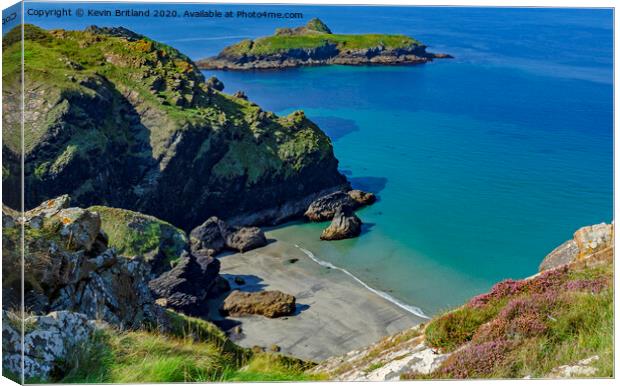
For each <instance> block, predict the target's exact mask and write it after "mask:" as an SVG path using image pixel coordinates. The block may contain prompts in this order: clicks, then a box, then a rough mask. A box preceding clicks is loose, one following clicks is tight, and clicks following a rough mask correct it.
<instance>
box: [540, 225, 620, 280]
mask: <svg viewBox="0 0 620 386" xmlns="http://www.w3.org/2000/svg"><path fill="white" fill-rule="evenodd" d="M613 239H614V229H613V224H605V223H601V224H595V225H589V226H585V227H583V228H580V229H579V230H577V231H576V232H575V233H574V234H573V238H572V239H571V240H568V241H566V242H564V243H563V244H562V245H560V246H559V247H557V248H555V249H554V250H553V251H551V252H550V253H549V254H548V255H547V256H546V257H545V258H544V259H543V261H542V262H541V263H540V266H539V271H540V272H542V271H545V270H548V269H552V268H556V267H559V266H561V265H565V264H569V263H572V262H573V261H576V260H580V259H582V258H583V257H585V256H589V255H592V254H594V253H597V252H602V251H605V250H607V249H609V248H611V247H612V246H613V242H614V241H613Z"/></svg>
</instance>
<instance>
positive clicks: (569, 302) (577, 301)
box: [405, 264, 613, 379]
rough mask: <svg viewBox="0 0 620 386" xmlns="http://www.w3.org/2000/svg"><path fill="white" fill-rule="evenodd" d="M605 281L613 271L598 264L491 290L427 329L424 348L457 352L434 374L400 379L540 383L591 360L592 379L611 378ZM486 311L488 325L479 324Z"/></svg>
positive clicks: (608, 291) (609, 309) (610, 316)
mask: <svg viewBox="0 0 620 386" xmlns="http://www.w3.org/2000/svg"><path fill="white" fill-rule="evenodd" d="M612 277H613V268H612V265H611V264H604V265H599V266H594V267H581V268H575V269H569V268H567V267H561V268H559V269H555V270H551V271H547V272H544V273H543V274H541V275H538V276H536V277H534V278H532V279H529V280H523V281H513V280H510V281H504V282H502V283H498V285H496V286H495V287H494V288H493V289H492V290H491V291H490V292H489V293H488V294H485V295H483V296H479V297H477V299H475V301H474V299H472V301H470V302H469V303H468V305H466V306H464V307H463V308H461V309H459V310H457V311H455V312H453V313H451V314H445V315H442V316H440V317H439V318H436V319H435V320H433V321H432V322H431V323H430V324H429V327H428V329H427V331H426V335H427V337H426V339H427V343H429V344H433V345H435V346H437V347H444V348H447V349H448V350H455V349H457V348H459V350H456V351H454V353H453V354H452V355H451V356H450V357H449V358H448V359H447V360H446V362H444V364H443V365H442V366H441V367H440V368H439V369H438V370H437V371H435V372H434V373H432V374H430V375H420V374H407V375H406V376H405V377H406V378H407V379H420V378H433V379H436V378H445V377H451V378H464V377H467V378H472V377H473V378H476V377H491V378H522V377H525V376H530V377H545V376H548V375H549V374H550V373H551V372H552V371H553V370H554V369H555V368H557V367H559V366H562V365H567V364H573V363H576V362H578V361H580V360H583V359H585V358H590V357H593V356H595V355H596V356H598V357H599V359H598V360H596V361H595V362H594V363H593V366H594V367H595V368H596V369H597V370H596V371H597V373H596V376H599V377H609V376H612V375H613V288H612V284H611V283H612V280H611V279H612ZM491 310H494V311H493V312H494V313H493V312H491ZM485 311H486V316H487V317H488V320H487V321H486V322H483V323H480V321H481V320H484V319H485V318H483V317H481V314H482V313H484V312H485ZM476 325H478V326H477V327H476V328H475V331H474V333H473V336H472V337H471V338H470V339H468V338H467V337H468V332H469V331H471V330H472V329H474V327H475V326H476ZM457 342H461V343H460V344H456V343H457ZM463 344H465V346H463ZM442 345H443V346H442Z"/></svg>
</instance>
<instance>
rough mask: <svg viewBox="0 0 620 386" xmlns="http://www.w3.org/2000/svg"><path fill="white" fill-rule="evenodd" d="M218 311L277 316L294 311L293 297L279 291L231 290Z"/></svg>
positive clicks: (225, 313)
mask: <svg viewBox="0 0 620 386" xmlns="http://www.w3.org/2000/svg"><path fill="white" fill-rule="evenodd" d="M220 312H221V313H222V314H223V315H231V316H243V315H263V316H266V317H268V318H277V317H279V316H287V315H292V314H293V312H295V297H294V296H292V295H288V294H285V293H283V292H280V291H260V292H240V291H233V292H231V294H230V295H228V297H227V298H226V299H224V304H222V307H221V308H220Z"/></svg>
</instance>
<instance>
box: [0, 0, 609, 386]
mask: <svg viewBox="0 0 620 386" xmlns="http://www.w3.org/2000/svg"><path fill="white" fill-rule="evenodd" d="M34 1H35V0H33V2H34ZM26 2H28V1H26ZM49 2H58V3H60V2H65V3H66V2H92V3H131V2H140V3H202V4H219V5H232V4H274V5H277V4H298V5H303V4H306V5H376V6H390V5H399V6H435V7H450V6H452V7H453V6H457V7H560V8H614V11H615V6H616V2H615V1H609V0H590V1H579V0H562V1H561V0H538V1H536V0H520V1H514V0H506V1H498V0H495V1H494V0H476V1H468V0H445V1H437V0H387V1H379V0H375V1H372V0H289V1H282V0H233V1H178V0H177V1H175V0H167V1H166V0H134V1H127V0H120V1H106V0H90V1H79V0H65V1H53V0H50V1H49ZM15 3H17V1H11V0H0V4H1V5H2V9H4V8H7V7H9V6H11V5H13V4H15ZM618 26H619V23H618V19H617V18H615V17H614V219H615V218H617V207H616V205H615V203H616V201H617V198H618V191H619V189H618V188H619V185H620V184H619V183H618V179H617V178H616V176H617V171H618V170H619V166H620V161H618V158H617V157H615V154H616V153H617V150H618V147H617V142H616V134H617V128H618V116H617V115H616V114H615V112H616V111H617V106H618V105H617V101H618V98H617V95H616V93H617V89H616V87H615V84H616V80H617V78H616V71H615V69H616V64H617V63H618V40H617V39H615V32H616V31H617V30H618ZM1 66H2V65H1V63H0V71H1V68H2V67H1ZM1 85H2V83H1V80H0V88H1ZM0 128H1V123H0ZM0 138H1V131H0ZM1 154H2V150H1V147H0V156H1ZM1 197H2V193H1V191H0V199H1ZM619 244H620V242H619V241H618V239H617V238H616V239H615V248H616V249H617V247H618V245H619ZM0 272H1V267H0ZM619 282H620V281H619V280H618V275H615V288H619V287H618V283H619ZM615 315H618V303H615ZM618 319H619V318H618V317H616V318H615V331H618V326H619V325H620V324H619V322H618ZM614 338H615V337H614ZM614 362H615V369H614V374H617V371H618V357H617V356H615V357H614ZM439 382H449V381H404V383H402V384H405V385H437V384H438V383H439ZM460 382H468V383H473V384H476V385H508V384H526V385H532V386H534V385H536V386H538V385H549V384H551V385H565V384H569V385H584V386H585V385H592V384H594V385H599V384H612V383H615V379H610V380H603V379H596V380H592V379H582V380H527V381H526V380H484V381H478V380H472V381H460ZM305 383H310V382H305ZM382 383H383V382H364V383H363V384H364V385H377V384H382ZM221 384H222V385H236V384H235V383H221ZM279 384H284V385H295V383H290V382H284V383H279ZM312 384H315V385H322V386H328V385H333V382H312ZM3 385H15V383H13V382H11V381H9V380H8V379H6V378H2V377H0V386H3ZM144 385H153V386H156V385H162V384H144ZM253 385H272V383H254V384H253Z"/></svg>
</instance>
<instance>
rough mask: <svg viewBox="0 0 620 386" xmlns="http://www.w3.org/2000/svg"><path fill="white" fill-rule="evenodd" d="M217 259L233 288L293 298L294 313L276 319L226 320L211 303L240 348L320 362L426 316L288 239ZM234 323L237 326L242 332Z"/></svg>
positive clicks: (212, 314)
mask: <svg viewBox="0 0 620 386" xmlns="http://www.w3.org/2000/svg"><path fill="white" fill-rule="evenodd" d="M308 252H309V251H308ZM219 259H220V262H221V269H220V274H221V275H222V277H224V278H225V279H226V280H228V282H229V283H230V285H231V288H232V289H233V290H235V289H239V290H243V291H259V290H280V291H282V292H285V293H288V294H291V295H293V296H295V298H296V301H297V307H296V311H295V313H294V314H293V315H291V316H288V317H282V318H275V319H269V318H265V317H262V316H244V317H226V318H224V317H222V316H220V315H219V313H218V312H217V306H219V304H220V303H221V301H222V299H221V298H220V299H217V300H215V301H213V303H212V304H211V310H210V319H211V320H212V321H214V322H215V323H216V324H219V325H220V326H223V328H224V329H226V330H228V332H229V333H230V337H231V339H232V340H233V341H234V342H235V343H237V344H239V345H241V346H244V347H249V348H251V347H253V346H260V347H264V348H265V349H266V350H269V349H270V348H271V347H272V346H273V345H277V346H279V348H280V350H281V352H282V353H283V354H287V355H292V356H295V357H298V358H301V359H306V360H312V361H321V360H323V359H326V358H328V357H331V356H334V355H342V354H344V353H347V352H349V351H351V350H356V349H359V348H362V347H365V346H367V345H369V344H372V343H374V342H376V341H378V340H380V339H381V338H383V337H385V336H387V335H391V334H394V333H397V332H400V331H402V330H405V329H407V328H411V327H413V326H415V325H418V324H420V323H424V322H426V321H427V320H428V319H426V318H424V317H421V316H418V315H415V314H414V313H413V311H412V310H408V309H407V308H406V306H405V307H403V306H404V305H403V304H396V303H394V302H393V301H390V300H388V299H386V298H385V297H384V296H382V295H381V292H380V291H376V290H374V289H372V288H370V287H368V286H367V285H365V284H364V283H363V282H361V281H360V280H359V279H357V278H355V277H354V276H352V275H351V274H350V273H347V272H348V271H345V270H343V269H341V268H338V267H335V266H333V265H331V264H329V263H325V264H321V263H320V260H318V259H316V257H315V258H312V257H311V256H310V255H308V254H307V253H306V252H304V250H303V249H302V248H300V247H298V246H296V245H293V244H289V243H287V242H283V241H273V242H271V243H270V244H268V245H267V246H265V247H262V248H258V249H255V250H252V251H249V252H246V253H243V254H242V253H235V254H229V255H222V256H221V257H219ZM328 264H329V265H331V267H330V266H329V265H328ZM332 267H333V268H332ZM236 277H241V278H243V280H244V281H245V283H244V284H242V285H239V284H236V283H235V278H236ZM388 296H389V295H388ZM237 326H240V327H241V331H240V332H239V329H238V327H237Z"/></svg>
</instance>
